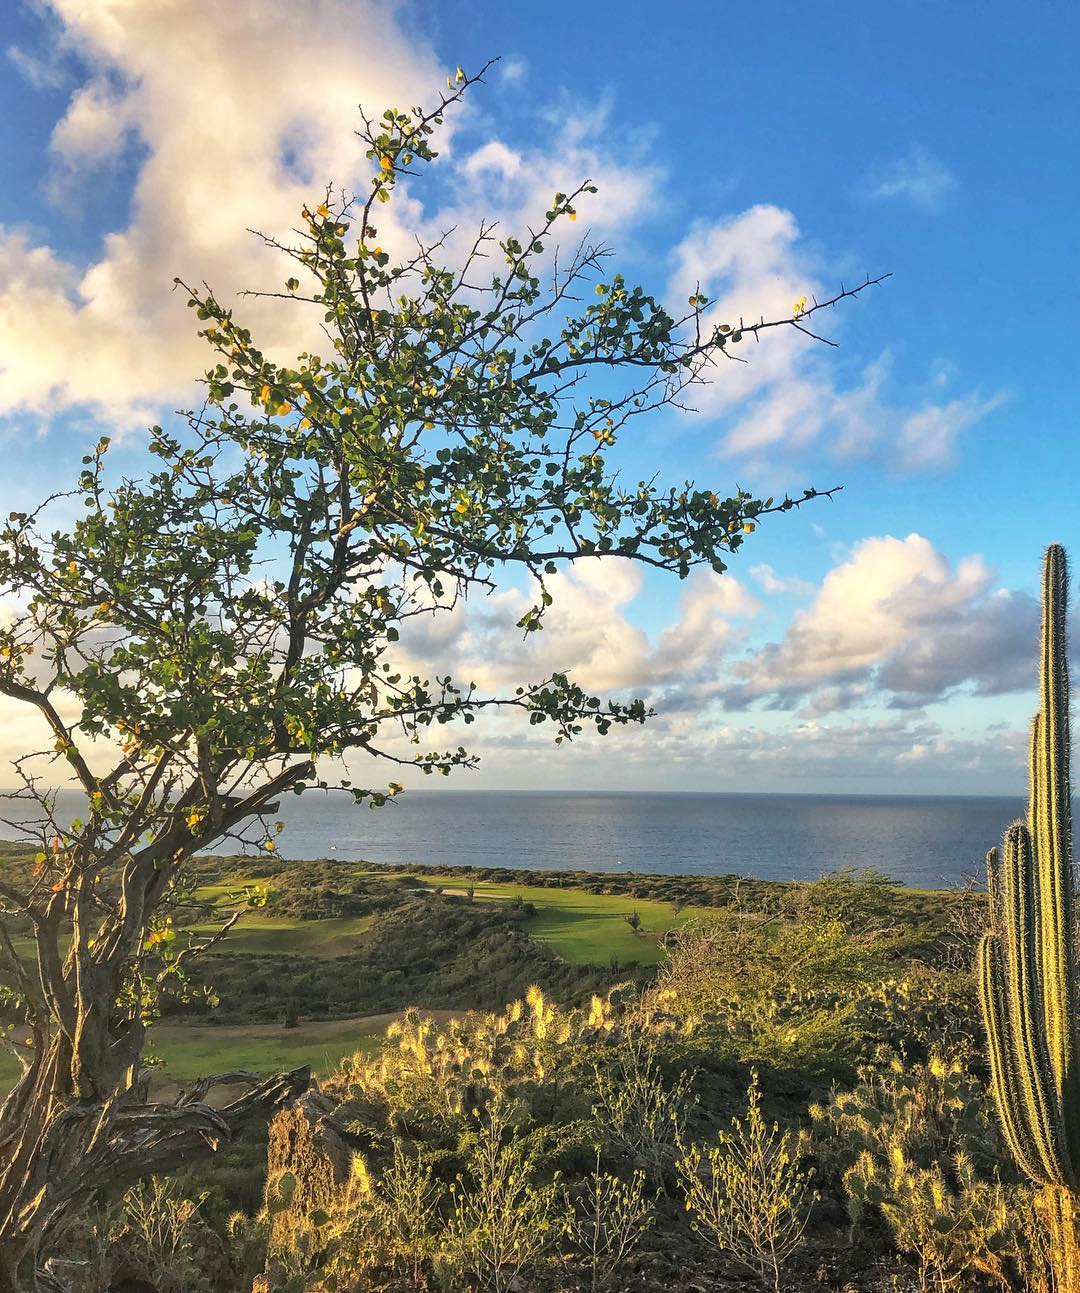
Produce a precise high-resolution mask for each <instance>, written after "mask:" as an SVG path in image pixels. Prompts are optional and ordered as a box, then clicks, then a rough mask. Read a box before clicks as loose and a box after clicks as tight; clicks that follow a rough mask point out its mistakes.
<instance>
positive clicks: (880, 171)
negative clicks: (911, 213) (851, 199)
mask: <svg viewBox="0 0 1080 1293" xmlns="http://www.w3.org/2000/svg"><path fill="white" fill-rule="evenodd" d="M956 187H957V184H956V177H955V176H954V175H953V173H952V172H951V171H950V170H949V169H948V167H946V166H945V165H944V163H943V162H941V161H939V160H938V158H936V157H935V156H934V155H933V154H932V153H931V152H929V151H928V150H927V149H925V148H922V147H921V146H919V145H918V144H915V145H913V146H912V147H911V148H910V149H909V150H908V152H907V155H906V156H904V157H900V158H898V159H897V160H896V161H892V162H887V163H885V164H884V165H880V166H876V167H874V168H873V170H871V172H870V174H869V175H868V176H867V178H866V182H865V184H864V186H863V191H864V193H865V195H866V196H867V197H868V198H871V199H872V200H874V201H889V200H891V199H895V198H899V199H901V200H903V201H906V202H909V203H911V205H912V206H916V207H921V208H922V209H923V210H926V211H932V210H935V209H936V208H937V207H939V206H941V204H942V203H943V202H944V201H945V199H946V198H947V197H948V196H949V195H950V194H951V193H952V192H953V191H954V189H955V188H956Z"/></svg>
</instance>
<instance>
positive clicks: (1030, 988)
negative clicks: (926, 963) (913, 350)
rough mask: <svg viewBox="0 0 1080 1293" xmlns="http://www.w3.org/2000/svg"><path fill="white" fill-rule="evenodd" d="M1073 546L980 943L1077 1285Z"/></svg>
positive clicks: (1000, 1052)
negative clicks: (1026, 773) (1022, 810)
mask: <svg viewBox="0 0 1080 1293" xmlns="http://www.w3.org/2000/svg"><path fill="white" fill-rule="evenodd" d="M1067 601H1068V580H1067V575H1066V568H1065V552H1064V550H1063V549H1062V548H1061V547H1059V546H1057V545H1054V546H1053V547H1050V548H1048V549H1047V552H1046V559H1045V562H1044V565H1043V606H1042V651H1041V659H1040V691H1041V708H1040V710H1039V712H1038V714H1036V715H1035V719H1034V721H1033V722H1032V725H1031V761H1030V787H1029V793H1030V799H1029V804H1028V820H1027V822H1026V823H1025V822H1014V823H1013V824H1012V825H1011V826H1010V827H1009V828H1008V830H1007V831H1006V833H1005V839H1004V858H1003V859H999V857H998V850H997V849H991V850H990V853H989V854H988V855H987V859H986V862H987V877H988V890H989V926H988V929H987V932H986V935H985V937H984V938H983V941H982V944H981V947H980V951H979V978H980V983H979V987H980V994H981V1000H982V1011H983V1018H984V1021H985V1024H986V1035H987V1040H988V1044H989V1056H990V1070H991V1075H992V1080H993V1091H994V1102H995V1104H996V1106H997V1111H998V1117H999V1120H1000V1122H1001V1127H1002V1131H1003V1133H1004V1136H1005V1140H1006V1142H1007V1144H1008V1146H1009V1149H1010V1150H1011V1152H1012V1154H1013V1157H1014V1158H1015V1159H1016V1162H1017V1165H1018V1166H1019V1167H1020V1168H1021V1169H1022V1171H1023V1172H1024V1173H1025V1174H1026V1175H1027V1176H1029V1177H1030V1178H1031V1180H1032V1181H1033V1182H1035V1183H1036V1184H1037V1185H1041V1186H1043V1187H1044V1190H1043V1196H1042V1197H1043V1202H1044V1205H1045V1207H1046V1211H1047V1216H1048V1219H1049V1222H1050V1225H1051V1229H1052V1232H1053V1243H1054V1261H1055V1266H1056V1268H1057V1286H1058V1288H1059V1290H1061V1291H1062V1293H1080V1246H1078V1242H1077V1236H1078V1230H1077V1218H1078V1198H1080V1067H1078V1064H1080V1022H1078V1019H1077V1001H1078V994H1077V987H1078V983H1077V952H1076V929H1075V917H1074V898H1073V879H1072V822H1071V817H1072V811H1071V791H1070V786H1069V674H1068V667H1067V663H1066V642H1065V616H1066V605H1067Z"/></svg>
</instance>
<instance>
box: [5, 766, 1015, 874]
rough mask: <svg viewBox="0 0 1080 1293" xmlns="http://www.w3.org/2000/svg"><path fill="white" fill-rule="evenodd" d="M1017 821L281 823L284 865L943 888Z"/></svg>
mask: <svg viewBox="0 0 1080 1293" xmlns="http://www.w3.org/2000/svg"><path fill="white" fill-rule="evenodd" d="M4 811H5V814H6V815H9V816H10V815H11V809H10V807H8V808H7V809H6V810H4ZM78 811H79V808H78V807H77V806H76V801H75V798H74V796H73V797H72V814H73V815H74V814H75V813H77V812H78ZM1023 812H1024V803H1023V801H1022V800H1021V799H1012V798H1000V799H998V798H976V797H955V798H949V797H944V796H942V797H929V796H927V797H924V798H914V797H907V796H855V795H851V796H845V795H781V794H761V795H747V794H707V793H705V794H693V793H637V792H624V793H610V792H602V793H601V792H590V791H578V792H569V793H568V792H564V791H469V790H446V791H430V790H428V791H425V790H410V791H408V792H406V793H405V794H404V795H402V796H401V798H399V799H397V800H395V801H393V802H391V803H388V804H386V805H385V807H383V808H379V809H376V810H375V811H372V810H371V809H369V808H367V807H360V808H357V807H354V806H353V805H352V803H351V801H348V800H346V799H345V798H344V797H343V796H341V795H323V794H318V793H315V792H312V793H311V794H307V795H304V796H302V797H296V796H294V795H286V796H285V797H284V798H283V800H282V802H281V807H280V811H279V812H278V813H275V817H278V818H280V819H281V820H283V821H284V822H285V823H286V826H285V830H284V832H283V833H282V834H281V835H280V836H279V837H278V852H279V854H280V856H282V857H283V858H286V859H288V858H296V859H302V858H343V859H348V860H364V861H368V862H387V863H407V864H417V863H432V864H438V865H442V866H479V867H513V868H518V869H531V870H537V871H563V870H574V871H577V870H580V871H610V872H619V873H626V872H632V871H639V872H661V873H663V874H665V875H725V874H736V875H747V876H758V877H760V878H762V879H769V880H811V879H814V878H816V877H817V876H819V875H821V874H822V873H823V872H825V871H832V870H835V869H836V868H838V867H866V866H869V867H874V868H876V869H877V870H879V871H882V872H884V873H885V874H886V875H889V876H891V877H892V878H893V879H895V880H898V881H901V882H902V883H904V884H909V885H913V886H918V887H923V888H940V887H945V886H949V885H953V884H956V883H958V882H959V881H961V880H962V878H963V876H964V874H965V873H966V872H968V873H969V872H978V873H980V874H981V871H982V867H983V860H984V858H985V856H986V850H987V849H988V848H990V847H991V845H993V844H996V843H997V842H998V841H999V840H1000V838H1001V833H1002V831H1003V830H1004V828H1005V827H1006V826H1007V825H1008V823H1009V822H1011V821H1013V820H1014V819H1015V818H1016V817H1018V816H1020V815H1021V814H1022V813H1023ZM0 837H6V838H15V837H16V833H15V831H13V830H12V829H11V828H9V827H5V828H0ZM227 850H228V851H233V846H232V845H231V844H229V845H226V846H224V847H223V848H221V851H222V852H225V851H227ZM215 851H217V850H215Z"/></svg>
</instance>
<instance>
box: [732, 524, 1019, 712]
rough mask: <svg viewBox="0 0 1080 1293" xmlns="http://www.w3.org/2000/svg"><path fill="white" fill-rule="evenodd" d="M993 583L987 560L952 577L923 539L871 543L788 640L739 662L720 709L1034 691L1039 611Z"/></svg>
mask: <svg viewBox="0 0 1080 1293" xmlns="http://www.w3.org/2000/svg"><path fill="white" fill-rule="evenodd" d="M995 580H996V575H995V572H994V571H993V570H992V569H991V568H990V567H989V566H987V565H986V563H985V562H984V561H983V560H982V558H981V557H974V556H972V557H964V558H963V559H961V560H960V561H959V562H958V563H957V565H956V568H955V570H954V569H953V567H952V566H951V565H950V564H949V562H948V560H947V559H946V558H945V557H944V556H943V555H942V554H941V553H940V552H938V551H937V550H936V549H935V548H934V546H933V544H931V543H930V541H929V540H928V539H926V538H924V537H923V536H922V535H919V534H909V535H908V536H907V538H905V539H897V538H893V537H891V536H885V537H882V538H871V539H864V540H863V541H862V542H861V543H859V544H857V545H856V547H855V549H854V551H853V552H852V554H851V556H850V557H849V558H848V559H846V560H845V561H843V562H841V563H840V564H839V565H837V566H835V567H834V568H833V569H832V570H830V571H829V573H828V574H827V575H826V576H825V579H824V580H823V582H822V584H821V587H820V588H819V590H818V592H817V594H816V595H815V597H814V599H813V601H812V602H811V603H810V605H809V607H807V608H806V609H805V610H801V611H798V612H796V614H795V615H794V616H793V618H792V620H791V623H790V624H789V626H788V628H787V631H786V632H785V634H784V637H783V638H782V639H781V641H779V642H773V643H769V644H767V645H765V646H763V647H760V648H759V649H757V650H755V651H754V652H752V653H751V654H750V656H749V657H748V658H747V659H746V660H743V661H740V662H738V663H736V664H735V665H734V666H733V668H732V676H733V678H734V682H733V683H732V685H731V686H730V687H729V688H728V689H727V690H726V692H725V693H724V700H725V703H726V704H727V706H728V707H729V708H733V709H738V708H743V707H745V706H747V705H749V704H751V703H752V702H754V701H755V700H761V701H764V702H765V703H766V705H767V706H769V707H774V708H782V709H786V708H792V707H794V706H795V705H796V704H798V703H800V702H802V703H804V704H806V705H807V710H806V711H805V712H808V713H814V714H820V713H824V712H827V711H828V710H829V709H837V708H847V707H849V706H850V705H853V704H857V703H860V702H862V701H863V700H864V699H866V698H867V697H869V696H871V695H873V696H874V697H875V698H876V699H877V700H878V701H879V702H881V701H884V702H885V703H888V704H890V705H892V706H894V707H905V706H917V705H922V704H924V703H926V702H927V701H930V700H936V699H939V698H941V697H942V696H944V695H946V694H947V693H948V692H949V691H950V690H952V689H953V688H956V687H958V686H961V685H963V684H967V685H969V686H970V687H971V688H973V689H974V690H975V691H976V692H978V693H980V694H984V695H993V694H997V693H1000V692H1004V691H1010V690H1013V689H1016V688H1020V687H1024V686H1028V685H1030V684H1031V682H1032V677H1031V674H1032V651H1033V643H1034V640H1035V626H1036V623H1037V616H1038V607H1037V605H1036V603H1035V601H1034V599H1033V598H1031V597H1029V596H1028V595H1027V594H1025V593H1017V592H1010V591H1008V590H1005V589H995V588H994V587H993V585H994V583H995Z"/></svg>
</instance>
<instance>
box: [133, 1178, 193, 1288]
mask: <svg viewBox="0 0 1080 1293" xmlns="http://www.w3.org/2000/svg"><path fill="white" fill-rule="evenodd" d="M205 1198H206V1196H205V1195H201V1196H200V1197H199V1198H198V1199H195V1200H192V1199H186V1198H184V1197H183V1196H182V1195H181V1193H180V1191H179V1189H178V1188H177V1187H176V1185H175V1184H174V1183H173V1182H171V1181H169V1180H167V1179H165V1178H162V1177H154V1178H153V1179H152V1180H150V1181H149V1182H145V1183H142V1184H139V1185H136V1186H134V1187H133V1188H132V1189H130V1190H128V1192H127V1193H126V1194H125V1195H124V1198H123V1201H122V1203H121V1206H120V1210H119V1215H118V1217H117V1220H116V1223H115V1225H114V1227H113V1230H112V1234H111V1239H112V1242H113V1245H114V1254H115V1256H114V1261H115V1263H116V1266H117V1267H119V1268H123V1269H126V1270H128V1271H130V1272H131V1274H132V1275H134V1276H135V1277H136V1278H137V1279H141V1280H145V1282H146V1283H147V1284H149V1285H150V1286H151V1287H152V1288H154V1289H155V1290H157V1293H195V1291H196V1290H201V1289H207V1290H208V1293H209V1287H210V1286H209V1285H208V1284H207V1282H206V1280H205V1279H204V1276H203V1272H202V1271H200V1269H199V1266H198V1264H197V1263H196V1261H195V1242H194V1240H195V1230H196V1218H197V1215H198V1212H199V1208H200V1207H201V1206H202V1204H203V1202H204V1200H205Z"/></svg>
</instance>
